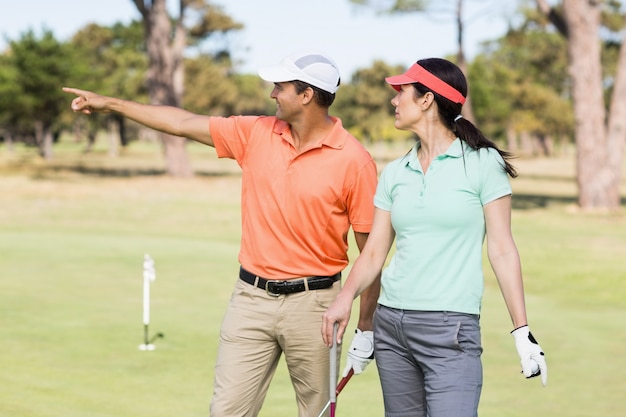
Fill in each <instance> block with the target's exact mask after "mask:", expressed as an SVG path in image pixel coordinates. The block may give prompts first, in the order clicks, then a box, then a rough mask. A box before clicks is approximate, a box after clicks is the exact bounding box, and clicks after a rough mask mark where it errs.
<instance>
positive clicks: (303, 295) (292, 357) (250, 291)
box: [211, 279, 341, 417]
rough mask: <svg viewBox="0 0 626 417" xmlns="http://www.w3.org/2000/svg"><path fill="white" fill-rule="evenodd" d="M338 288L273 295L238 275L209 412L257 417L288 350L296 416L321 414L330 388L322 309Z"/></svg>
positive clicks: (222, 335)
mask: <svg viewBox="0 0 626 417" xmlns="http://www.w3.org/2000/svg"><path fill="white" fill-rule="evenodd" d="M340 289H341V281H337V282H335V284H334V285H333V286H332V287H331V288H328V289H324V290H315V291H303V292H300V293H295V294H289V295H280V296H277V297H275V296H272V295H270V294H267V293H266V292H265V291H264V290H262V289H260V288H256V287H254V286H252V285H250V284H247V283H245V282H243V281H242V280H240V279H239V280H237V283H236V284H235V289H234V291H233V294H232V297H231V300H230V303H229V305H228V308H227V310H226V314H225V316H224V320H223V322H222V328H221V331H220V340H219V346H218V352H217V361H216V365H215V376H214V391H213V399H212V401H211V416H212V417H256V416H257V415H258V414H259V410H260V409H261V406H262V405H263V401H264V399H265V396H266V394H267V390H268V388H269V384H270V382H271V380H272V377H273V376H274V372H275V371H276V367H277V365H278V361H279V360H280V357H281V356H282V354H283V353H284V355H285V361H286V363H287V368H288V370H289V375H290V378H291V383H292V385H293V388H294V390H295V393H296V400H297V404H298V416H299V417H317V416H318V415H319V413H320V411H321V410H322V408H323V407H324V406H325V405H326V403H327V402H328V400H329V389H330V381H329V379H330V370H329V366H330V357H329V356H330V350H329V348H327V347H326V346H325V345H324V344H323V343H322V336H321V326H322V314H323V313H324V312H325V311H326V309H327V308H328V307H329V306H330V304H331V303H332V301H333V300H334V299H335V297H336V295H337V293H338V292H339V290H340ZM337 351H338V357H340V355H341V349H340V348H338V349H337ZM337 364H339V358H338V359H337ZM338 368H339V366H338ZM326 415H328V412H327V413H326Z"/></svg>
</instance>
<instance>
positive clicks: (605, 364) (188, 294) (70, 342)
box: [0, 144, 626, 417]
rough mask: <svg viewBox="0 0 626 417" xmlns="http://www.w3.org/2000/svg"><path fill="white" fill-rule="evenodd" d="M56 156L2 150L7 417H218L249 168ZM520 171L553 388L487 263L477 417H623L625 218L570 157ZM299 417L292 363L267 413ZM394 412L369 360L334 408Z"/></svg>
mask: <svg viewBox="0 0 626 417" xmlns="http://www.w3.org/2000/svg"><path fill="white" fill-rule="evenodd" d="M55 151H56V152H57V155H56V157H55V160H54V161H53V162H49V163H44V162H41V161H38V160H37V158H36V157H35V158H33V157H30V156H29V154H32V153H34V150H32V149H31V150H24V149H21V148H17V149H16V150H15V153H14V154H8V152H7V150H6V149H5V148H4V147H3V146H0V193H1V195H2V200H1V201H2V203H1V204H0V326H1V327H0V328H1V329H2V341H0V346H1V347H2V349H1V354H0V369H1V372H0V387H1V389H0V417H126V416H128V417H131V416H132V417H181V416H185V417H200V416H203V417H208V415H209V402H210V398H211V393H212V383H213V381H212V376H213V365H214V361H215V353H216V344H217V338H218V332H219V326H220V322H221V318H222V315H223V312H224V310H225V307H226V304H227V302H228V299H229V297H230V293H231V290H232V288H233V285H234V282H235V280H236V279H237V272H238V263H237V252H238V248H239V230H240V217H239V190H240V182H239V180H240V178H239V176H238V174H237V173H238V169H237V166H236V164H234V162H233V161H217V160H216V159H215V157H214V156H213V151H212V150H211V149H207V148H202V147H199V146H191V147H190V151H191V154H192V159H193V160H194V166H195V167H196V170H197V171H198V175H197V176H196V178H194V179H189V180H175V179H170V178H167V177H164V176H163V175H162V174H161V169H162V166H163V162H162V161H161V157H160V152H159V150H158V149H157V147H156V145H149V144H148V145H147V144H133V145H132V146H131V147H130V148H129V149H127V150H126V151H125V154H124V155H123V156H122V157H119V158H117V159H109V158H107V156H106V151H105V150H98V149H96V152H94V153H93V154H88V155H82V154H81V153H80V149H78V147H77V145H63V146H61V147H59V148H58V150H57V149H55ZM402 152H403V150H401V151H398V155H400V154H401V153H402ZM515 164H516V166H517V167H518V170H519V172H520V178H518V179H515V180H513V182H512V184H513V188H514V193H515V196H514V205H515V210H514V212H513V228H514V234H515V237H516V241H517V244H518V247H519V250H520V254H521V256H522V262H523V269H524V275H525V286H526V293H527V306H528V313H529V320H530V324H531V329H532V331H533V333H534V334H535V336H536V337H537V339H538V340H539V343H540V344H541V345H542V347H543V348H544V350H545V351H546V355H547V361H548V367H549V382H548V386H547V387H546V388H543V387H541V383H540V381H539V380H538V379H533V380H529V381H527V380H525V379H524V378H523V376H522V375H521V374H520V373H519V371H520V368H519V363H518V362H519V359H518V357H517V353H516V351H515V346H514V343H513V338H512V337H511V336H510V335H509V331H510V330H511V323H510V320H509V318H508V313H507V311H506V308H505V307H504V304H503V301H502V297H501V296H500V294H499V290H498V287H497V283H496V281H495V278H494V277H493V274H492V273H491V270H490V269H489V267H488V265H487V264H486V265H487V268H486V272H487V274H486V275H487V276H486V289H485V298H484V306H483V312H482V317H481V322H482V328H483V345H484V348H485V351H484V355H483V362H484V367H485V385H484V388H483V394H482V401H481V406H480V415H481V417H503V416H506V417H522V416H537V417H539V416H540V417H548V416H554V417H560V416H567V417H589V416H594V417H595V416H601V417H621V416H623V415H624V409H625V407H624V406H623V402H622V400H621V398H622V396H623V394H624V392H626V355H625V354H624V353H625V348H624V346H626V327H625V325H624V322H625V319H626V302H625V301H624V300H625V299H626V261H625V260H624V259H625V257H626V217H625V216H624V213H618V214H582V213H578V212H577V211H576V210H575V209H574V208H573V207H574V206H573V203H574V201H575V193H576V189H575V181H574V178H573V163H572V158H571V157H569V158H560V159H556V160H547V159H544V160H536V161H531V160H528V161H527V160H520V161H515ZM145 253H149V254H150V255H151V256H152V258H153V259H154V261H155V266H156V281H155V282H154V283H153V285H152V288H151V291H152V314H151V325H150V330H151V333H152V334H154V333H156V332H162V333H164V335H165V337H164V338H163V339H158V340H156V341H155V345H156V350H154V351H152V352H143V351H140V350H139V349H138V345H140V344H141V343H142V342H143V325H142V299H141V297H142V283H143V277H142V267H143V266H142V264H143V256H144V254H145ZM355 256H356V252H355V251H354V250H353V251H352V258H354V257H355ZM346 272H347V271H346ZM344 276H345V274H344ZM355 305H356V304H355ZM353 318H354V315H353ZM353 328H354V326H352V329H353ZM350 331H352V330H350ZM346 340H347V341H348V342H349V341H350V340H351V336H348V337H347V338H346ZM296 415H297V411H296V405H295V400H294V394H293V389H292V388H291V384H290V382H289V379H288V376H287V373H286V370H285V367H284V364H282V365H281V366H280V367H279V370H278V373H277V375H276V377H275V378H274V381H273V383H272V386H271V389H270V393H269V394H268V397H267V399H266V402H265V406H264V408H263V410H262V412H261V416H263V417H295V416H296ZM382 415H383V406H382V396H381V393H380V386H379V383H378V378H377V373H376V367H375V365H374V364H372V365H370V367H369V368H368V369H367V370H366V371H365V373H364V374H363V375H359V376H356V377H354V378H353V379H352V380H351V381H350V383H349V384H348V385H347V386H346V388H345V390H344V391H343V392H342V393H341V395H340V396H339V401H338V407H337V416H338V417H365V416H382ZM313 417H316V416H313Z"/></svg>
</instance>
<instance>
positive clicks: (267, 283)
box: [265, 280, 280, 297]
mask: <svg viewBox="0 0 626 417" xmlns="http://www.w3.org/2000/svg"><path fill="white" fill-rule="evenodd" d="M270 282H276V281H275V280H267V281H266V282H265V292H266V293H267V295H269V296H271V297H280V294H278V293H275V292H271V291H270V287H269V286H270Z"/></svg>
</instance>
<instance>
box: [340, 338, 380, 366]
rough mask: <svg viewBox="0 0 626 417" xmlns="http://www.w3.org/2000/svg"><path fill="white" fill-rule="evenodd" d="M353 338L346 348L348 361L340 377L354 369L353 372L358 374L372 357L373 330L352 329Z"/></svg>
mask: <svg viewBox="0 0 626 417" xmlns="http://www.w3.org/2000/svg"><path fill="white" fill-rule="evenodd" d="M354 333H355V334H354V339H352V344H351V345H350V349H349V350H348V361H347V363H346V367H345V368H344V370H343V374H342V377H345V376H346V375H348V373H349V372H350V369H354V374H355V375H358V374H360V373H361V372H363V371H364V370H365V367H366V366H367V364H368V363H370V362H371V361H372V359H374V332H372V331H364V332H362V331H361V330H359V329H356V330H355V331H354Z"/></svg>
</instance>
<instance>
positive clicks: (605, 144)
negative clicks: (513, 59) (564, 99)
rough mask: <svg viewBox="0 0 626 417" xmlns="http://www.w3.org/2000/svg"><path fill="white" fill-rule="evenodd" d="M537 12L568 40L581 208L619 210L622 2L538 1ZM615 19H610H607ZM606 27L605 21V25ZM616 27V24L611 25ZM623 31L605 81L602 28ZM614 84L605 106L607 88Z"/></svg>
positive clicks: (624, 62) (624, 88) (625, 108)
mask: <svg viewBox="0 0 626 417" xmlns="http://www.w3.org/2000/svg"><path fill="white" fill-rule="evenodd" d="M536 4H537V7H538V10H539V11H540V12H541V13H542V14H543V15H544V16H546V18H547V19H548V20H549V21H550V22H551V23H552V24H553V25H554V27H555V28H556V29H557V31H558V32H559V33H560V34H561V35H562V36H563V37H564V38H565V39H566V40H567V51H568V61H569V67H568V69H569V76H570V78H571V91H572V99H573V102H574V118H575V137H576V152H577V158H576V177H577V183H578V190H579V195H578V204H579V206H580V207H581V208H582V209H583V210H598V209H599V210H607V209H608V210H616V209H618V208H619V206H620V193H619V185H620V178H621V172H622V165H623V163H624V149H625V146H626V31H624V30H623V28H624V21H623V19H624V17H623V16H621V17H620V19H619V21H620V24H619V26H618V25H615V24H614V21H615V16H616V15H619V8H620V4H619V2H615V1H591V0H563V1H562V2H559V3H558V4H557V5H556V6H550V5H549V4H548V2H547V1H546V0H536ZM609 16H611V17H612V19H610V20H609V19H608V17H609ZM603 23H605V24H604V25H603ZM607 23H612V25H607ZM601 27H603V29H604V31H605V32H609V33H615V29H617V28H619V29H621V30H622V32H623V35H622V37H621V46H620V49H619V57H618V62H617V66H616V72H615V74H614V75H613V76H612V77H603V70H602V47H601V45H602V40H601V37H600V36H601V35H600V34H601V30H600V28H601ZM607 84H610V85H611V86H612V95H611V98H610V101H609V104H608V114H607V105H606V104H605V97H604V91H605V88H604V86H605V85H607Z"/></svg>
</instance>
